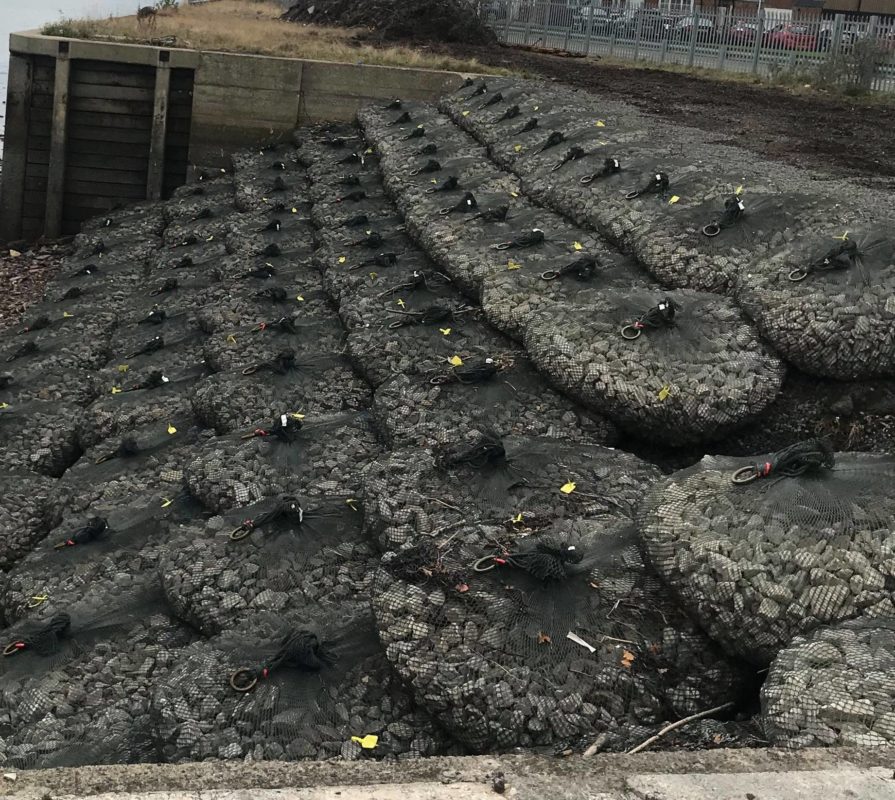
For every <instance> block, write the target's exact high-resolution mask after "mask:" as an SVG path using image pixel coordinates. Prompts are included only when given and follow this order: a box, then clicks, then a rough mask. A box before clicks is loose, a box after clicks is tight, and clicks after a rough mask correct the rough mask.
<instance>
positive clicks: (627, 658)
mask: <svg viewBox="0 0 895 800" xmlns="http://www.w3.org/2000/svg"><path fill="white" fill-rule="evenodd" d="M635 657H636V656H635V655H634V654H633V653H632V652H631V651H630V650H625V651H624V652H623V653H622V666H623V667H624V668H625V669H631V664H633V663H634V659H635Z"/></svg>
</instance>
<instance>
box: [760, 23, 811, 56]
mask: <svg viewBox="0 0 895 800" xmlns="http://www.w3.org/2000/svg"><path fill="white" fill-rule="evenodd" d="M764 44H765V45H766V46H767V47H776V48H778V49H780V50H816V49H817V37H816V36H815V35H814V34H813V33H811V31H810V29H809V28H808V26H807V25H799V24H798V23H795V22H784V23H781V24H780V25H775V26H774V27H773V28H771V29H769V30H768V31H767V32H766V33H765V35H764Z"/></svg>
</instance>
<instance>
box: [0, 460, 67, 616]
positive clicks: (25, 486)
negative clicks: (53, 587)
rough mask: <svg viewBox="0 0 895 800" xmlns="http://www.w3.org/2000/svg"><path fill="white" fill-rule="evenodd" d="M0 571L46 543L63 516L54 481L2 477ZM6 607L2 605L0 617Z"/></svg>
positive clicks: (11, 475) (9, 474)
mask: <svg viewBox="0 0 895 800" xmlns="http://www.w3.org/2000/svg"><path fill="white" fill-rule="evenodd" d="M0 498H2V499H0V569H4V570H8V569H10V567H12V565H13V564H15V562H16V561H18V560H19V559H21V558H23V557H24V556H26V555H27V554H28V553H29V552H30V551H31V549H32V548H33V547H34V545H35V544H36V543H37V542H39V541H40V540H41V539H43V537H44V536H46V535H47V533H48V532H49V531H50V529H51V528H53V527H54V526H55V525H56V524H57V523H58V522H59V519H60V517H61V515H62V497H61V496H60V493H59V491H58V488H57V486H56V483H55V481H52V480H50V479H48V478H45V477H43V476H40V475H31V474H28V475H22V474H21V473H20V472H5V473H2V474H0ZM6 607H7V604H6V602H4V601H0V617H3V616H4V615H5V612H6Z"/></svg>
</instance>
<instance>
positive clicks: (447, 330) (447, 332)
mask: <svg viewBox="0 0 895 800" xmlns="http://www.w3.org/2000/svg"><path fill="white" fill-rule="evenodd" d="M438 330H440V331H441V334H442V336H450V333H451V329H450V328H439V329H438Z"/></svg>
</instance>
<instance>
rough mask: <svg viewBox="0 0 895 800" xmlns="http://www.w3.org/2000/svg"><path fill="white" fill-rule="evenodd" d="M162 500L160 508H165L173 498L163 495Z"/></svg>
mask: <svg viewBox="0 0 895 800" xmlns="http://www.w3.org/2000/svg"><path fill="white" fill-rule="evenodd" d="M162 500H163V501H164V502H163V503H162V508H167V507H168V506H169V505H171V503H173V502H174V501H173V500H169V499H168V498H167V497H163V498H162Z"/></svg>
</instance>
